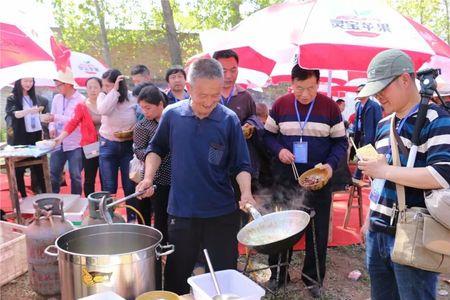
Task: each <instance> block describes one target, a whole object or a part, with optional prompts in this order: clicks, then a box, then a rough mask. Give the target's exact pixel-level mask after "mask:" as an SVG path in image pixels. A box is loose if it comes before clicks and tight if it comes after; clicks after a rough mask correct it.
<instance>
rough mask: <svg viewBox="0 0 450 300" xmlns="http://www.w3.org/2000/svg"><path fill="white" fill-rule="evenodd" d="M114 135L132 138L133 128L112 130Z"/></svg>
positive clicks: (121, 137) (120, 137)
mask: <svg viewBox="0 0 450 300" xmlns="http://www.w3.org/2000/svg"><path fill="white" fill-rule="evenodd" d="M114 136H115V137H116V138H118V139H123V140H125V139H132V138H133V129H128V130H122V131H116V132H114Z"/></svg>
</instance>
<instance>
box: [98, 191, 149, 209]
mask: <svg viewBox="0 0 450 300" xmlns="http://www.w3.org/2000/svg"><path fill="white" fill-rule="evenodd" d="M152 188H153V189H154V190H156V185H153V186H152ZM146 191H147V189H145V190H142V191H139V192H135V193H133V194H131V195H128V196H126V197H124V198H122V199H119V200H116V201H114V202H112V203H109V204H107V205H106V208H111V207H113V206H115V205H117V204H120V203H122V202H125V201H127V200H130V199H132V198H135V197H137V196H140V195H142V194H144V193H145V192H146Z"/></svg>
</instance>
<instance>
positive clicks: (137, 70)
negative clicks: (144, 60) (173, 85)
mask: <svg viewBox="0 0 450 300" xmlns="http://www.w3.org/2000/svg"><path fill="white" fill-rule="evenodd" d="M130 73H131V75H132V76H133V75H139V74H141V75H150V70H149V69H148V68H147V67H146V66H144V65H135V66H134V67H132V68H131V72H130Z"/></svg>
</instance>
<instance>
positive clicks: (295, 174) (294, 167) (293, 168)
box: [291, 162, 298, 181]
mask: <svg viewBox="0 0 450 300" xmlns="http://www.w3.org/2000/svg"><path fill="white" fill-rule="evenodd" d="M291 167H292V173H294V178H295V180H297V181H298V171H297V166H296V165H295V162H291Z"/></svg>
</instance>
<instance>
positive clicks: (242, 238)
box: [237, 204, 310, 254]
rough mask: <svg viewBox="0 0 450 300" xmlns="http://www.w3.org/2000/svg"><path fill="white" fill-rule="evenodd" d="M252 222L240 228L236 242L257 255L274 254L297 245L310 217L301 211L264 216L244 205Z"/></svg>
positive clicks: (248, 205) (251, 207)
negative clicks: (252, 250) (257, 253)
mask: <svg viewBox="0 0 450 300" xmlns="http://www.w3.org/2000/svg"><path fill="white" fill-rule="evenodd" d="M246 208H247V210H248V211H249V212H250V213H251V214H252V216H253V218H254V220H253V221H251V222H250V223H248V224H247V225H245V226H244V228H242V229H241V230H240V231H239V232H238V235H237V239H238V241H239V242H240V243H241V244H243V245H244V246H246V247H248V248H253V249H255V250H256V251H257V252H259V253H263V254H276V253H280V252H283V251H286V249H289V248H290V247H292V246H293V245H295V243H297V242H298V241H299V240H300V238H301V236H302V235H303V232H304V230H305V228H306V226H308V224H309V221H310V215H309V214H308V213H306V212H304V211H301V210H286V211H279V212H274V213H270V214H267V215H264V216H261V214H260V213H259V212H258V214H259V216H258V214H256V213H255V211H257V210H256V208H254V207H253V206H252V205H250V204H247V205H246Z"/></svg>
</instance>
